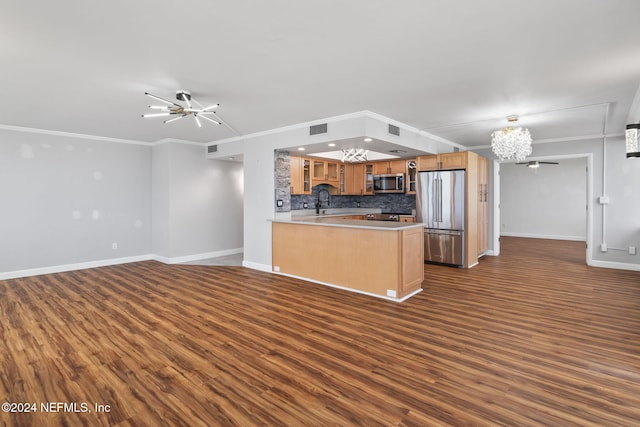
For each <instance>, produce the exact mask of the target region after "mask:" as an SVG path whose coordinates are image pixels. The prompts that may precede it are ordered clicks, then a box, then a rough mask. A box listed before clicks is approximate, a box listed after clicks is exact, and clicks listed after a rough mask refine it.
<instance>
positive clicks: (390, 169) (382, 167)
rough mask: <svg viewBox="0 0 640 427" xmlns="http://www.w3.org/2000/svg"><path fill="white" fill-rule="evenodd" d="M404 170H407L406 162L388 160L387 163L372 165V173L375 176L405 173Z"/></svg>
mask: <svg viewBox="0 0 640 427" xmlns="http://www.w3.org/2000/svg"><path fill="white" fill-rule="evenodd" d="M406 169H407V162H406V160H389V161H382V162H375V163H374V164H373V173H374V174H375V175H384V174H393V173H406Z"/></svg>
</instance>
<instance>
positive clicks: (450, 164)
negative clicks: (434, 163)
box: [438, 151, 467, 169]
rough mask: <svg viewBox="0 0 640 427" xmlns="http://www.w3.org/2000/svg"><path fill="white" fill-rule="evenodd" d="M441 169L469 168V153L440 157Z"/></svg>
mask: <svg viewBox="0 0 640 427" xmlns="http://www.w3.org/2000/svg"><path fill="white" fill-rule="evenodd" d="M438 157H439V160H440V169H465V168H466V167H467V152H465V151H462V152H458V153H444V154H439V155H438Z"/></svg>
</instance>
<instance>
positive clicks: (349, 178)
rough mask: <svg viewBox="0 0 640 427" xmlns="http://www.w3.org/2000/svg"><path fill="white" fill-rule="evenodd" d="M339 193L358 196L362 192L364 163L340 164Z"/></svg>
mask: <svg viewBox="0 0 640 427" xmlns="http://www.w3.org/2000/svg"><path fill="white" fill-rule="evenodd" d="M340 194H342V195H345V196H347V195H354V196H359V195H362V194H364V165H363V164H362V163H342V164H340Z"/></svg>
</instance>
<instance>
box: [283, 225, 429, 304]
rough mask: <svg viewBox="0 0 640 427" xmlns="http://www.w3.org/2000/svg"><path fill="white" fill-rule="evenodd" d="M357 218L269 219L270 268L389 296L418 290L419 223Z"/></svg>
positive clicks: (399, 296) (398, 296)
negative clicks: (270, 237)
mask: <svg viewBox="0 0 640 427" xmlns="http://www.w3.org/2000/svg"><path fill="white" fill-rule="evenodd" d="M361 218H364V217H363V216H362V215H319V216H300V217H295V216H294V217H292V218H291V219H273V220H272V242H273V243H272V245H273V247H272V269H273V271H274V272H276V273H280V274H284V275H288V276H293V277H297V278H301V279H305V280H309V281H312V282H316V283H321V284H324V285H329V286H334V287H337V288H342V289H346V290H351V291H354V292H359V293H363V294H367V295H371V296H376V297H380V298H384V299H388V300H392V301H404V300H406V299H407V298H409V297H411V296H413V295H415V294H417V293H418V292H420V291H422V288H421V285H422V281H423V280H424V256H423V254H424V244H423V242H424V236H423V234H424V233H423V228H422V227H423V226H422V224H416V223H407V222H393V221H366V220H364V219H361Z"/></svg>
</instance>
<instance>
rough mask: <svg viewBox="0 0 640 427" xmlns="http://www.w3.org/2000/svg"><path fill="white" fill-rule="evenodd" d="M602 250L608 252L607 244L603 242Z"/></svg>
mask: <svg viewBox="0 0 640 427" xmlns="http://www.w3.org/2000/svg"><path fill="white" fill-rule="evenodd" d="M600 252H607V244H606V243H603V244H601V245H600Z"/></svg>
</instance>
